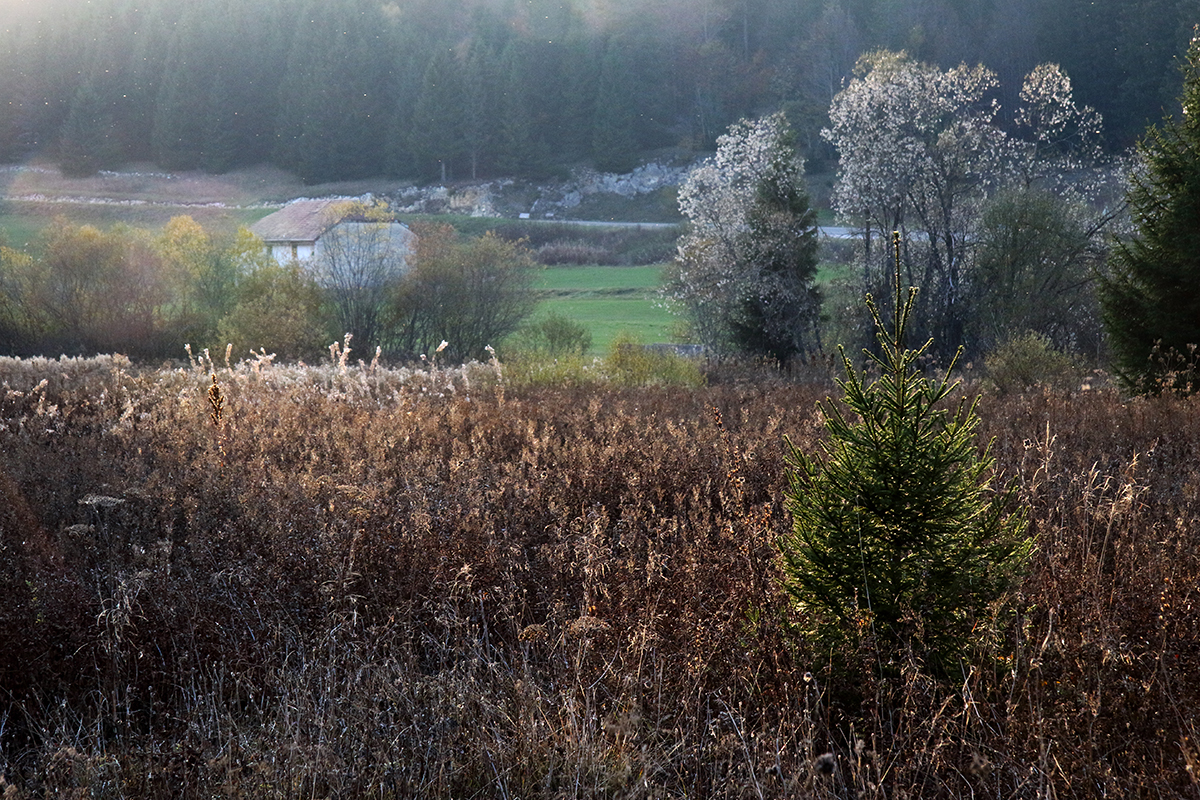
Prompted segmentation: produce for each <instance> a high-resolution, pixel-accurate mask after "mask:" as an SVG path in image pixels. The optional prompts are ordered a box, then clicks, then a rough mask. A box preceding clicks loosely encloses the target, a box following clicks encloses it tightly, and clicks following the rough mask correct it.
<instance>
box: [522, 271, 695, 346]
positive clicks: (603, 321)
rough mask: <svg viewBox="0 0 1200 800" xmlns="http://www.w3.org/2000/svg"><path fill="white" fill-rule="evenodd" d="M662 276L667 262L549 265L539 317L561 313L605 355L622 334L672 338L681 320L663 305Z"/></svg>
mask: <svg viewBox="0 0 1200 800" xmlns="http://www.w3.org/2000/svg"><path fill="white" fill-rule="evenodd" d="M661 280H662V266H661V265H658V266H654V265H651V266H642V267H599V266H584V267H580V266H570V267H547V268H546V269H545V270H544V271H543V272H542V273H541V274H540V275H539V276H538V279H537V282H536V283H535V288H536V289H537V290H538V292H539V293H540V295H541V301H540V302H539V303H538V306H537V310H536V311H535V312H534V318H535V319H538V318H541V317H545V316H549V315H550V314H560V315H562V316H564V317H567V318H568V319H571V320H574V321H575V322H578V323H579V324H581V325H583V326H585V327H586V328H587V329H588V330H589V331H590V332H591V334H592V352H593V354H595V355H600V356H603V355H606V354H607V353H608V350H609V347H610V345H611V344H612V342H613V340H614V339H616V338H617V337H619V336H629V337H632V338H633V339H634V340H635V341H639V342H643V343H646V344H649V343H652V342H670V341H673V338H674V337H673V334H672V332H673V330H674V329H675V328H676V327H677V325H678V322H679V319H678V317H676V316H675V315H673V314H672V313H671V312H669V311H668V310H667V309H665V308H663V307H662V301H661V300H660V299H659V297H658V287H659V285H660V283H661Z"/></svg>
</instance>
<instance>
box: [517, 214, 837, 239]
mask: <svg viewBox="0 0 1200 800" xmlns="http://www.w3.org/2000/svg"><path fill="white" fill-rule="evenodd" d="M536 221H537V222H548V223H557V224H559V225H581V226H588V227H600V228H675V227H678V226H679V225H680V224H682V223H679V222H618V221H617V220H582V219H539V220H536ZM818 230H819V231H820V232H821V235H822V236H828V237H829V238H830V239H853V238H855V237H856V236H857V235H858V231H856V230H855V229H854V228H843V227H839V226H836V225H822V226H821V227H820V228H818Z"/></svg>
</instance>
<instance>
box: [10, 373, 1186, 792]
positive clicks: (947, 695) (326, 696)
mask: <svg viewBox="0 0 1200 800" xmlns="http://www.w3.org/2000/svg"><path fill="white" fill-rule="evenodd" d="M214 373H215V374H216V380H217V385H218V386H219V387H220V395H221V397H222V412H221V415H220V419H219V421H218V422H217V423H214V421H213V419H212V418H211V417H210V414H211V413H212V409H213V406H212V404H211V403H210V399H209V395H208V392H209V390H210V387H211V386H212V385H213V381H212V375H213V374H214ZM43 381H44V383H43ZM0 386H2V387H3V388H0V454H2V455H0V495H2V497H0V548H2V549H0V597H3V598H4V600H3V601H2V602H0V772H2V773H3V778H0V781H3V785H0V791H3V792H4V793H5V794H4V797H5V798H6V800H7V798H9V797H10V796H11V797H30V796H90V797H160V796H177V797H201V796H203V797H213V796H226V797H416V796H422V797H449V796H483V797H511V798H516V797H524V798H528V797H594V796H614V797H618V796H619V797H665V796H691V797H743V796H746V797H828V798H833V797H837V798H842V797H872V798H884V797H887V798H900V797H914V798H915V797H922V798H924V797H995V798H1010V797H1058V798H1067V797H1081V798H1082V797H1096V796H1120V797H1195V796H1196V794H1197V784H1196V782H1195V779H1196V772H1195V770H1196V769H1197V768H1198V765H1200V731H1197V730H1196V727H1197V723H1196V722H1195V720H1196V719H1200V714H1198V713H1197V712H1198V711H1200V622H1198V621H1197V620H1200V615H1197V613H1196V605H1197V603H1198V602H1200V563H1198V562H1200V552H1198V548H1197V538H1198V520H1200V475H1198V474H1197V470H1196V464H1197V463H1198V461H1197V459H1198V455H1200V452H1198V451H1200V415H1198V414H1197V411H1198V410H1200V409H1198V408H1197V402H1200V401H1196V400H1178V399H1171V398H1164V399H1158V400H1152V401H1133V402H1121V401H1120V399H1119V398H1118V397H1116V396H1115V395H1113V394H1109V393H1106V392H1087V393H1082V394H1077V395H1073V396H1072V395H1065V394H1035V395H1025V396H1015V397H1005V398H995V399H988V400H985V402H984V403H983V405H982V407H981V410H982V413H983V416H984V423H985V426H986V428H987V430H986V433H987V434H988V435H994V436H996V437H997V443H996V447H995V452H996V455H997V457H998V458H999V460H1000V463H1001V466H1002V467H1003V468H1004V469H1005V470H1006V471H1007V472H1009V473H1010V474H1014V475H1016V476H1018V478H1019V480H1020V482H1021V486H1022V497H1023V500H1024V502H1026V503H1028V505H1029V507H1030V509H1031V512H1030V516H1031V520H1032V524H1033V526H1034V529H1035V530H1036V532H1037V534H1038V536H1039V541H1040V548H1039V552H1038V555H1037V557H1036V563H1035V564H1034V566H1033V569H1032V570H1031V572H1030V574H1029V576H1028V578H1027V580H1026V582H1025V584H1024V586H1023V588H1022V593H1021V596H1020V598H1018V600H1019V602H1018V605H1019V613H1018V614H1017V615H1016V617H1015V618H1014V619H1013V620H1012V621H1011V622H1008V623H1006V627H1005V629H1004V633H1005V636H1006V639H1007V642H1008V652H1007V653H1003V654H997V657H995V658H993V659H992V660H991V661H989V662H987V663H989V664H990V666H989V667H988V668H977V669H975V670H973V671H970V672H969V673H968V674H965V675H964V676H963V678H962V681H961V683H957V684H955V685H953V686H949V687H948V686H945V685H944V684H940V683H937V682H935V681H933V680H931V679H929V678H928V677H927V676H925V675H924V674H922V672H921V671H920V669H919V668H918V667H916V666H915V665H907V666H905V667H904V668H903V669H902V670H900V672H901V673H902V674H903V675H904V678H903V680H902V681H900V682H898V683H891V684H889V683H887V682H885V681H884V680H881V679H879V678H878V677H877V676H878V675H881V674H896V671H895V670H887V671H879V670H874V669H872V666H871V664H872V658H874V657H876V656H877V655H878V654H874V653H870V652H865V653H862V654H860V655H861V656H862V659H861V660H862V663H863V664H864V667H863V670H862V672H861V674H859V675H858V676H857V677H853V676H847V675H839V676H831V675H828V674H827V671H826V670H825V669H824V667H823V664H824V660H823V659H822V658H821V656H820V654H817V653H813V652H811V651H809V650H808V649H807V648H806V647H805V645H804V644H803V643H802V642H798V641H796V640H795V639H794V637H793V636H791V635H790V633H789V626H788V622H789V620H788V616H787V614H786V613H784V612H783V611H782V609H783V607H784V601H783V597H782V595H781V593H780V591H779V589H778V586H777V577H778V575H777V566H776V560H775V548H774V541H775V539H776V537H777V536H778V535H779V534H780V533H781V532H782V531H783V530H784V529H785V527H786V526H787V524H788V520H787V518H786V515H785V514H784V512H783V507H782V504H781V498H780V490H781V488H782V487H783V485H784V480H783V475H782V472H781V470H782V456H783V447H782V438H783V435H784V434H785V433H787V434H789V435H790V436H791V438H792V439H793V441H795V442H796V443H797V444H798V445H800V446H804V445H805V443H811V442H812V441H813V437H814V436H817V435H819V430H820V429H819V426H818V425H817V424H816V420H815V418H814V407H815V404H816V402H817V400H818V399H820V398H821V397H823V396H824V395H825V393H826V391H827V388H826V387H824V386H803V385H786V384H774V385H770V386H767V385H757V384H752V383H739V384H737V385H727V386H715V387H710V388H704V389H678V388H661V387H659V388H646V389H637V390H635V389H628V390H613V389H602V388H594V387H593V388H581V389H547V388H539V389H528V390H523V391H517V390H514V389H512V388H511V387H510V388H509V389H508V391H507V392H504V393H501V392H498V391H497V389H496V386H495V375H494V372H492V371H491V370H490V369H489V368H487V367H486V366H484V367H475V368H472V369H470V370H464V371H439V372H432V373H431V372H409V371H399V370H396V371H393V370H386V369H381V368H378V367H376V368H372V367H371V366H370V365H358V366H355V365H352V364H346V365H341V366H339V365H337V364H330V365H327V366H323V367H319V368H317V367H310V368H303V369H301V368H296V367H282V366H275V365H271V364H259V365H253V366H250V365H243V366H242V367H239V368H235V369H229V368H226V367H224V366H221V365H214V364H212V363H211V362H202V363H199V364H197V365H196V366H195V368H187V369H175V370H167V369H163V370H140V369H136V368H135V367H134V366H133V365H130V364H129V363H128V362H124V361H122V360H121V359H119V358H108V359H91V360H69V361H46V360H33V361H14V360H11V359H0Z"/></svg>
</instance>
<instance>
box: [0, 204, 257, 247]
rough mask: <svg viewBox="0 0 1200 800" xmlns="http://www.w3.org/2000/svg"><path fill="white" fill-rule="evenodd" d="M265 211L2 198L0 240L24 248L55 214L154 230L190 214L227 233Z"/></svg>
mask: <svg viewBox="0 0 1200 800" xmlns="http://www.w3.org/2000/svg"><path fill="white" fill-rule="evenodd" d="M269 213H271V209H269V208H219V207H207V206H186V205H167V204H163V205H143V206H131V205H120V204H108V205H106V204H101V203H30V202H22V201H5V202H0V241H4V242H5V243H6V244H7V245H8V246H9V247H15V248H17V249H25V248H27V247H28V246H30V245H31V244H33V243H34V242H35V241H36V240H37V237H38V235H39V234H40V233H41V232H42V231H43V230H44V229H45V228H46V227H47V226H49V225H50V224H51V223H52V222H53V221H54V220H55V218H56V217H63V218H65V219H67V220H70V222H71V223H72V224H74V225H95V226H96V227H97V228H100V229H102V230H107V229H108V228H111V227H112V226H113V225H117V224H122V225H128V226H130V227H133V228H147V229H149V230H156V229H158V228H161V227H162V226H164V225H166V224H167V222H169V221H170V220H171V218H172V217H180V216H190V217H191V218H192V219H194V220H196V222H199V223H200V224H201V225H203V226H204V227H205V229H206V230H208V231H211V232H212V233H214V234H217V235H230V234H232V233H234V232H235V231H237V229H238V228H239V227H240V226H243V225H246V226H249V225H252V224H253V223H255V222H257V221H258V220H259V219H261V218H262V217H264V216H266V215H267V214H269Z"/></svg>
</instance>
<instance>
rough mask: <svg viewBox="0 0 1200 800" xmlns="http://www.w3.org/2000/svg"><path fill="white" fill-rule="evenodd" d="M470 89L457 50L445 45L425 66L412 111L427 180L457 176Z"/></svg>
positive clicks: (416, 153) (415, 145)
mask: <svg viewBox="0 0 1200 800" xmlns="http://www.w3.org/2000/svg"><path fill="white" fill-rule="evenodd" d="M465 100H466V89H465V87H464V84H463V75H462V71H461V70H460V68H459V64H458V61H457V60H456V59H455V56H454V53H453V52H452V51H451V50H450V49H449V48H442V49H440V50H438V51H437V52H436V53H434V55H433V58H432V59H430V61H429V66H428V67H426V69H425V77H424V80H423V81H422V82H421V93H420V94H418V95H417V102H416V106H415V107H414V108H413V112H412V134H411V142H412V144H411V146H410V147H411V150H412V154H413V158H414V159H416V162H417V169H419V170H420V172H421V176H422V177H423V178H425V179H427V180H443V181H444V180H446V179H447V178H454V177H456V176H455V170H454V168H455V167H456V166H457V165H458V163H459V161H460V160H461V159H462V156H463V153H464V151H465V149H466V146H465V120H464V112H465V109H466V103H465Z"/></svg>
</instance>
